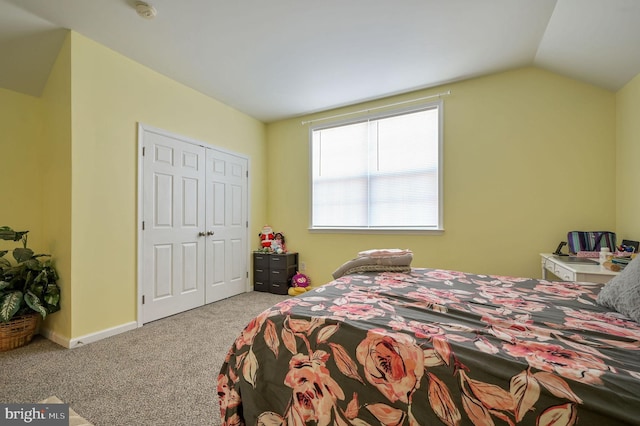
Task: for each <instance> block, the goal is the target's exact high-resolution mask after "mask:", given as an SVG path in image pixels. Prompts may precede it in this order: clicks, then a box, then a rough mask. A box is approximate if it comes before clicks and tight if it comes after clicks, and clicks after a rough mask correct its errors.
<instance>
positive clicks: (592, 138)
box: [267, 68, 616, 284]
mask: <svg viewBox="0 0 640 426" xmlns="http://www.w3.org/2000/svg"><path fill="white" fill-rule="evenodd" d="M448 89H450V90H451V92H452V93H451V95H450V96H447V97H445V98H444V227H445V232H444V233H443V234H442V235H433V234H431V235H430V234H421V235H380V234H376V235H370V234H369V235H367V234H345V233H333V234H327V233H324V234H322V233H310V232H309V231H308V230H307V228H308V221H309V142H308V131H309V130H308V126H306V125H304V126H303V125H301V121H302V120H308V119H313V118H319V117H321V116H330V115H334V114H340V113H343V112H347V111H350V110H351V111H355V110H361V109H366V108H370V107H375V106H378V105H383V104H386V103H393V102H398V101H402V100H407V99H413V98H417V97H421V96H426V95H430V94H434V93H438V92H442V91H446V90H448ZM615 125H616V124H615V95H614V94H613V93H611V92H608V91H606V90H602V89H599V88H596V87H594V86H591V85H587V84H584V83H580V82H577V81H575V80H572V79H568V78H564V77H561V76H558V75H556V74H553V73H550V72H546V71H543V70H540V69H536V68H524V69H519V70H515V71H510V72H505V73H500V74H495V75H491V76H488V77H483V78H477V79H472V80H467V81H464V82H460V83H455V84H450V85H446V86H443V87H438V88H434V89H430V90H424V91H418V92H414V93H411V94H408V95H404V96H398V97H393V98H390V99H386V100H382V101H376V102H370V103H366V104H362V105H356V106H352V107H349V108H343V109H338V110H335V111H327V112H325V113H323V114H316V115H311V116H306V117H300V118H296V119H291V120H284V121H280V122H276V123H272V124H269V125H268V126H267V140H268V144H269V157H268V160H269V170H268V182H269V199H268V217H269V220H270V225H271V226H272V227H273V228H274V230H275V231H282V232H284V233H285V236H286V237H287V246H288V248H289V249H291V250H295V251H298V252H299V253H300V259H301V261H304V262H305V263H306V265H307V273H308V275H309V276H310V278H311V280H312V281H313V283H314V284H322V283H324V282H326V281H327V280H329V279H330V274H331V272H332V271H333V270H334V269H335V268H337V267H338V266H339V265H340V264H341V263H342V262H344V261H346V260H348V259H350V258H353V257H354V256H355V255H356V254H357V252H358V251H360V250H365V249H370V248H382V247H399V248H410V249H412V250H413V252H414V262H413V265H414V266H425V267H436V268H448V269H457V270H463V271H468V272H476V273H491V274H505V275H506V274H508V275H517V276H531V277H539V276H540V260H539V256H538V253H540V252H549V251H553V250H554V249H555V247H556V245H557V244H558V242H559V241H561V240H563V239H566V233H567V232H568V231H571V230H599V229H611V230H613V229H615V211H614V206H615V191H614V190H612V187H613V176H614V175H615ZM562 182H568V183H569V185H568V186H565V185H560V184H561V183H562ZM606 206H610V207H609V208H607V207H606Z"/></svg>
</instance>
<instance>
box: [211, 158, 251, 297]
mask: <svg viewBox="0 0 640 426" xmlns="http://www.w3.org/2000/svg"><path fill="white" fill-rule="evenodd" d="M247 168H248V160H247V159H246V158H243V157H239V156H236V155H233V154H230V153H227V152H224V151H220V150H216V149H208V150H207V174H206V179H207V187H206V192H207V196H206V204H207V207H206V229H207V232H208V233H209V236H208V237H207V240H206V241H207V242H206V244H207V249H206V262H205V263H206V273H205V277H206V278H205V280H206V291H205V294H206V299H205V302H206V303H211V302H215V301H217V300H220V299H225V298H227V297H230V296H234V295H236V294H239V293H243V292H245V291H246V289H247V270H248V269H247V253H248V252H247V250H248V249H247V220H248V217H247V208H248V206H247V199H248V196H247V185H248V184H247V183H248V177H247Z"/></svg>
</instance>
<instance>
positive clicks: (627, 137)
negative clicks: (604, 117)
mask: <svg viewBox="0 0 640 426" xmlns="http://www.w3.org/2000/svg"><path fill="white" fill-rule="evenodd" d="M616 124H617V126H616V131H617V132H616V152H617V155H616V180H615V183H616V221H617V223H616V224H617V233H618V235H619V236H620V237H622V238H626V239H629V240H634V241H638V240H640V220H638V216H639V215H638V212H640V197H638V193H639V191H638V188H639V187H640V167H638V159H640V74H638V75H637V76H636V77H635V78H634V79H633V80H631V81H630V82H629V83H627V85H625V87H623V88H622V89H621V90H620V91H619V92H618V93H617V94H616Z"/></svg>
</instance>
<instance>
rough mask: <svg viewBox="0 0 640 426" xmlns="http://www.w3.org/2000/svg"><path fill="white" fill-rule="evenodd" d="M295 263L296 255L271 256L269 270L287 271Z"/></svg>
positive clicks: (296, 260)
mask: <svg viewBox="0 0 640 426" xmlns="http://www.w3.org/2000/svg"><path fill="white" fill-rule="evenodd" d="M297 263H298V254H297V253H287V254H272V255H271V257H270V262H269V267H270V268H271V269H287V268H289V267H291V266H294V265H296V264H297Z"/></svg>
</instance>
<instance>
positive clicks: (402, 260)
mask: <svg viewBox="0 0 640 426" xmlns="http://www.w3.org/2000/svg"><path fill="white" fill-rule="evenodd" d="M412 260H413V253H407V254H404V255H401V256H391V257H375V258H374V257H369V256H360V257H357V258H355V259H351V260H349V261H347V262H345V263H344V264H343V265H342V266H340V267H339V268H338V269H336V270H335V271H333V274H332V276H333V278H334V279H338V278H340V277H341V276H343V275H345V274H346V273H347V271H349V270H351V269H354V268H357V267H361V266H381V267H384V266H404V267H410V265H411V261H412ZM376 270H378V271H380V270H383V271H388V270H389V269H376ZM358 272H364V271H362V270H360V271H358Z"/></svg>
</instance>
